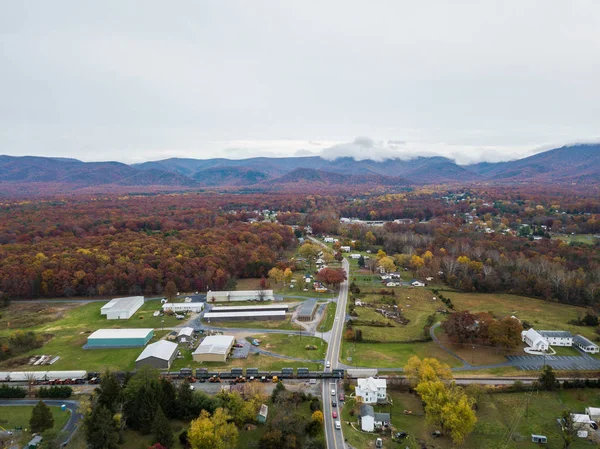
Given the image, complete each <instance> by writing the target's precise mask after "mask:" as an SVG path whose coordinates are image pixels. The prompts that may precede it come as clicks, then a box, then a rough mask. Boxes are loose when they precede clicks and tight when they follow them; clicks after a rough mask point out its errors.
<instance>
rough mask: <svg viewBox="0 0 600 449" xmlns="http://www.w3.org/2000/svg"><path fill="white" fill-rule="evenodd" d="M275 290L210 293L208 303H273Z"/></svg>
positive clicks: (207, 298)
mask: <svg viewBox="0 0 600 449" xmlns="http://www.w3.org/2000/svg"><path fill="white" fill-rule="evenodd" d="M274 299H275V296H274V295H273V290H238V291H215V292H213V291H210V290H209V291H208V293H206V302H208V303H211V302H232V301H273V300H274Z"/></svg>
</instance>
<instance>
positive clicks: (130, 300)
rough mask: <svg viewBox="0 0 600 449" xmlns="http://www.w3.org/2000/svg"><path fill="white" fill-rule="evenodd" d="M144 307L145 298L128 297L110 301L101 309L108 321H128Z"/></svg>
mask: <svg viewBox="0 0 600 449" xmlns="http://www.w3.org/2000/svg"><path fill="white" fill-rule="evenodd" d="M143 305H144V297H143V296H128V297H126V298H115V299H112V300H110V301H109V302H108V303H106V304H105V305H104V306H102V308H101V309H100V314H101V315H106V319H107V320H128V319H129V318H131V317H132V316H133V314H134V313H135V312H137V311H138V309H139V308H140V307H142V306H143Z"/></svg>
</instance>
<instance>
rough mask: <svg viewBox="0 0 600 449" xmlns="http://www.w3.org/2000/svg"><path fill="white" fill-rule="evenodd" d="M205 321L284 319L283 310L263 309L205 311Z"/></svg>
mask: <svg viewBox="0 0 600 449" xmlns="http://www.w3.org/2000/svg"><path fill="white" fill-rule="evenodd" d="M204 319H205V320H207V321H244V320H285V310H264V311H251V312H230V313H225V312H207V313H205V314H204Z"/></svg>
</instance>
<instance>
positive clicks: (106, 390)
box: [96, 370, 122, 413]
mask: <svg viewBox="0 0 600 449" xmlns="http://www.w3.org/2000/svg"><path fill="white" fill-rule="evenodd" d="M96 393H97V395H98V404H99V405H103V406H104V407H106V408H108V409H109V410H110V411H111V412H113V413H115V412H116V410H117V408H118V404H119V403H120V402H121V401H122V395H121V393H122V388H121V383H120V382H119V380H118V379H117V376H116V375H115V374H114V373H112V372H110V371H109V370H106V372H105V373H104V374H103V375H102V378H101V379H100V385H99V386H98V389H97V390H96Z"/></svg>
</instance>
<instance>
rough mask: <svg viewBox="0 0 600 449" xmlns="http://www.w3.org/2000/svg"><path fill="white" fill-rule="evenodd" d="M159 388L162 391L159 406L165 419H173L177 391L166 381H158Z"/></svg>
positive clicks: (171, 383)
mask: <svg viewBox="0 0 600 449" xmlns="http://www.w3.org/2000/svg"><path fill="white" fill-rule="evenodd" d="M160 387H161V390H162V394H161V401H160V406H161V408H162V409H163V412H164V414H165V416H166V417H167V418H169V419H172V418H175V414H176V411H175V408H176V404H175V401H176V397H177V391H176V390H175V386H174V385H173V382H171V381H170V380H168V379H160ZM188 389H189V387H188ZM190 391H191V390H190Z"/></svg>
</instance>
